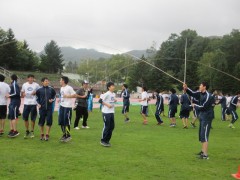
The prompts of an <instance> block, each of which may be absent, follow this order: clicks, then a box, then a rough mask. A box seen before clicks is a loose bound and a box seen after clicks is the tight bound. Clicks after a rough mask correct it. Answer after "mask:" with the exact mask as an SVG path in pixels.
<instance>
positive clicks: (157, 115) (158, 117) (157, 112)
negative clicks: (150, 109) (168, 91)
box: [155, 108, 163, 123]
mask: <svg viewBox="0 0 240 180" xmlns="http://www.w3.org/2000/svg"><path fill="white" fill-rule="evenodd" d="M161 112H162V110H161V109H158V108H157V109H156V112H155V118H156V119H157V122H158V123H163V121H162V119H161V117H160V114H161Z"/></svg>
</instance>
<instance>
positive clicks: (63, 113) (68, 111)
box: [58, 106, 72, 126]
mask: <svg viewBox="0 0 240 180" xmlns="http://www.w3.org/2000/svg"><path fill="white" fill-rule="evenodd" d="M71 119H72V108H66V107H62V106H60V109H59V115H58V124H59V125H61V126H69V125H70V124H71Z"/></svg>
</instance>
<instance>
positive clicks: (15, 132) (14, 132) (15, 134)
mask: <svg viewBox="0 0 240 180" xmlns="http://www.w3.org/2000/svg"><path fill="white" fill-rule="evenodd" d="M19 134H20V133H19V132H18V131H13V133H12V134H11V135H10V136H9V137H11V138H14V137H17V136H18V135H19Z"/></svg>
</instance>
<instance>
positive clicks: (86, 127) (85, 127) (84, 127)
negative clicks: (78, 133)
mask: <svg viewBox="0 0 240 180" xmlns="http://www.w3.org/2000/svg"><path fill="white" fill-rule="evenodd" d="M82 128H83V129H89V128H90V127H88V126H82Z"/></svg>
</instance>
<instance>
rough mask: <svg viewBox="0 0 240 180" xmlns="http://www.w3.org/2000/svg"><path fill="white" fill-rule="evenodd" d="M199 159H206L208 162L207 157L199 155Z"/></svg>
mask: <svg viewBox="0 0 240 180" xmlns="http://www.w3.org/2000/svg"><path fill="white" fill-rule="evenodd" d="M199 159H206V160H208V159H209V157H208V156H207V155H204V154H202V155H200V157H199Z"/></svg>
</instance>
